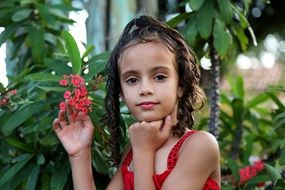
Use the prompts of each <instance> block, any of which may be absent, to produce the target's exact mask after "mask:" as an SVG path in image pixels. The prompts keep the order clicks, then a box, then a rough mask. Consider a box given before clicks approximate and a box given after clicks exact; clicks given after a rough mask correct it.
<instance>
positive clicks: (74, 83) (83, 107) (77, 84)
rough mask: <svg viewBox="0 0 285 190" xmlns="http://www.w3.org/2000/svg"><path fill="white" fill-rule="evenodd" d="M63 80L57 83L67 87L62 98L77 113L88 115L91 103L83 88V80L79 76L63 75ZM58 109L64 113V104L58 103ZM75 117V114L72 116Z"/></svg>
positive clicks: (84, 87) (85, 89)
mask: <svg viewBox="0 0 285 190" xmlns="http://www.w3.org/2000/svg"><path fill="white" fill-rule="evenodd" d="M63 77H64V78H63V79H62V80H60V81H59V84H60V85H61V86H65V87H67V90H66V91H65V92H64V94H63V97H64V99H65V100H66V101H67V103H68V105H69V106H70V108H72V109H73V110H75V111H76V112H77V113H78V112H80V111H81V112H83V113H84V114H86V115H87V114H88V111H91V110H92V109H91V106H92V101H91V100H90V99H89V98H88V91H87V88H86V86H85V82H84V79H83V78H82V77H81V76H79V75H64V76H63ZM59 109H60V110H63V111H65V110H66V103H65V102H64V101H63V102H60V103H59ZM72 117H76V113H74V115H72Z"/></svg>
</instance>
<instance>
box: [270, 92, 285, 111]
mask: <svg viewBox="0 0 285 190" xmlns="http://www.w3.org/2000/svg"><path fill="white" fill-rule="evenodd" d="M266 94H268V96H269V97H270V98H271V99H272V100H273V101H274V102H275V104H276V105H277V106H278V108H279V109H281V110H285V106H284V105H283V103H282V102H281V101H280V100H279V99H278V97H277V96H276V95H275V94H274V93H272V92H267V93H266Z"/></svg>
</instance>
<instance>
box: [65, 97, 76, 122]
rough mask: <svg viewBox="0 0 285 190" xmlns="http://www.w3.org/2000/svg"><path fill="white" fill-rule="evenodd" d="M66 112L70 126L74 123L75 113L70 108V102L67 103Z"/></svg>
mask: <svg viewBox="0 0 285 190" xmlns="http://www.w3.org/2000/svg"><path fill="white" fill-rule="evenodd" d="M66 112H67V119H68V122H69V124H71V123H74V119H75V118H74V116H73V115H74V111H73V109H72V108H71V107H70V106H69V104H68V102H66Z"/></svg>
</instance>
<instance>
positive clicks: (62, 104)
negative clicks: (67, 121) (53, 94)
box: [59, 102, 66, 111]
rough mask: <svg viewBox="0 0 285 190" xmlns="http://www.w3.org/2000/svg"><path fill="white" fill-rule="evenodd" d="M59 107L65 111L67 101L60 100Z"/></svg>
mask: <svg viewBox="0 0 285 190" xmlns="http://www.w3.org/2000/svg"><path fill="white" fill-rule="evenodd" d="M59 109H60V110H62V111H65V109H66V105H65V102H60V103H59Z"/></svg>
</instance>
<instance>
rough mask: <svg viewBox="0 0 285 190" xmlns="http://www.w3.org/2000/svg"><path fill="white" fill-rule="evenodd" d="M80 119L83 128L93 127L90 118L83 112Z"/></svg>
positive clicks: (79, 114)
mask: <svg viewBox="0 0 285 190" xmlns="http://www.w3.org/2000/svg"><path fill="white" fill-rule="evenodd" d="M78 119H79V120H81V122H82V123H83V126H85V127H89V126H93V124H92V121H91V119H90V117H89V116H88V115H85V114H84V113H83V112H79V113H78Z"/></svg>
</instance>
